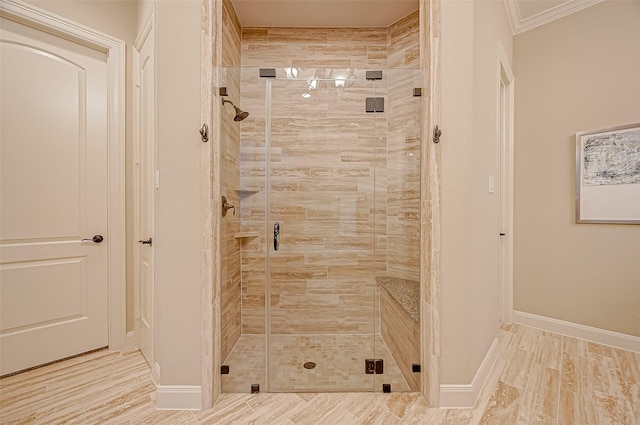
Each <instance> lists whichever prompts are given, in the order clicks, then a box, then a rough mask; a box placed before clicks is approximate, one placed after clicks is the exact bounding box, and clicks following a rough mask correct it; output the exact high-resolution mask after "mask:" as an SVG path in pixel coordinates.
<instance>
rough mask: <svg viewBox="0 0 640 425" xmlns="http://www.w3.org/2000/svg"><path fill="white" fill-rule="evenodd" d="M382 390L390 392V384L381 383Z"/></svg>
mask: <svg viewBox="0 0 640 425" xmlns="http://www.w3.org/2000/svg"><path fill="white" fill-rule="evenodd" d="M382 392H383V393H390V392H391V384H382Z"/></svg>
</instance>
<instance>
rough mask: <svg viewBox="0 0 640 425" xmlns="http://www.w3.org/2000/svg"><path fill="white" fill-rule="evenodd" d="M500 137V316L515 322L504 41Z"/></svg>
mask: <svg viewBox="0 0 640 425" xmlns="http://www.w3.org/2000/svg"><path fill="white" fill-rule="evenodd" d="M497 69H498V99H497V100H498V102H497V109H498V110H497V117H498V119H497V120H496V125H497V136H498V144H499V145H498V152H499V158H498V164H499V167H500V213H499V214H500V217H499V223H498V224H499V229H500V233H504V234H505V236H500V237H499V238H500V242H499V246H500V251H499V261H498V263H499V264H500V270H499V271H498V276H499V277H500V282H499V310H500V311H499V319H500V321H501V322H502V323H511V322H512V321H513V317H512V316H513V144H514V141H513V128H514V127H513V125H514V124H513V123H514V85H515V80H514V76H513V72H512V71H511V66H510V65H509V60H508V59H507V55H506V54H505V52H504V49H503V47H502V43H500V42H498V67H497Z"/></svg>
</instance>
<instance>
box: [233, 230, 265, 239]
mask: <svg viewBox="0 0 640 425" xmlns="http://www.w3.org/2000/svg"><path fill="white" fill-rule="evenodd" d="M258 236H259V235H258V232H239V233H236V234H235V235H233V237H234V238H236V239H249V238H257V237H258Z"/></svg>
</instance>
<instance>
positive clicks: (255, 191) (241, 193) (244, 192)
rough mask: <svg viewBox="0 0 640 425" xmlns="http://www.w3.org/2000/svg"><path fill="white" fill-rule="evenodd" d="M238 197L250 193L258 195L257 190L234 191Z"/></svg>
mask: <svg viewBox="0 0 640 425" xmlns="http://www.w3.org/2000/svg"><path fill="white" fill-rule="evenodd" d="M236 192H238V195H251V194H252V193H258V192H259V191H258V190H255V189H236Z"/></svg>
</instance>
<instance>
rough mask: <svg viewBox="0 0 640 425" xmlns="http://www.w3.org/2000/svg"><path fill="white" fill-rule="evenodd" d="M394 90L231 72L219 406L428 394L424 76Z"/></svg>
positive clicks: (290, 74) (225, 121)
mask: <svg viewBox="0 0 640 425" xmlns="http://www.w3.org/2000/svg"><path fill="white" fill-rule="evenodd" d="M382 74H383V79H382V80H374V79H367V78H366V71H365V70H353V69H349V70H339V69H295V68H293V69H292V68H280V69H276V78H260V76H259V75H260V70H258V69H255V68H227V69H224V70H223V73H222V82H223V85H224V86H226V87H227V95H228V96H223V98H226V99H227V100H229V101H231V102H233V105H230V104H228V102H225V104H224V106H223V110H222V116H221V123H222V125H221V126H220V132H221V133H220V143H221V158H220V162H221V166H220V167H221V171H222V173H221V183H220V184H221V190H222V194H223V195H225V194H226V195H227V199H228V201H229V203H233V204H234V206H236V209H237V212H238V214H237V215H236V216H233V215H227V216H226V217H224V218H223V219H222V222H221V223H222V224H221V238H222V241H221V242H222V253H221V256H222V274H223V276H222V283H221V304H222V305H221V313H222V321H223V323H222V335H221V339H222V358H223V363H224V364H225V365H226V366H229V373H228V374H226V370H225V368H223V371H222V373H223V375H222V390H223V392H249V391H254V390H259V391H272V392H313V391H382V390H383V386H384V385H389V386H390V389H391V391H394V392H396V391H407V390H417V389H418V388H419V387H418V377H419V373H416V372H415V368H412V366H413V365H414V364H417V363H419V352H418V350H419V345H420V344H419V334H418V324H419V309H418V299H419V291H418V282H419V280H420V279H419V274H420V271H419V270H420V243H419V231H420V199H419V195H420V175H419V173H420V166H419V165H420V140H421V139H420V134H419V128H420V125H419V122H420V121H419V120H420V98H419V97H415V96H414V92H413V89H414V88H416V87H420V72H419V70H417V69H411V70H409V69H398V70H382ZM235 107H238V109H239V110H238V109H236V108H235ZM240 108H241V109H240ZM242 110H246V111H248V112H249V116H248V117H244V118H245V119H243V120H241V121H234V118H236V117H237V118H238V119H239V118H242V117H241V116H240V115H241V114H242V112H243V111H242ZM368 110H369V112H367V111H368ZM229 212H230V213H231V214H232V210H229ZM366 360H372V362H369V363H367V362H366ZM380 360H382V363H380V362H379V361H380ZM367 369H369V370H370V371H373V372H375V371H376V369H378V371H380V369H382V371H383V373H382V374H376V373H372V374H370V373H366V371H367Z"/></svg>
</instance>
